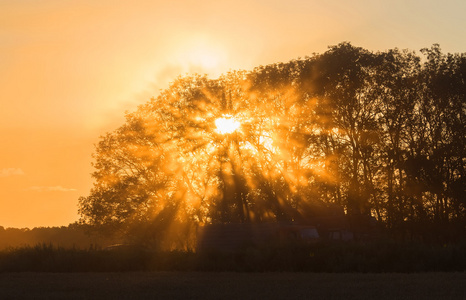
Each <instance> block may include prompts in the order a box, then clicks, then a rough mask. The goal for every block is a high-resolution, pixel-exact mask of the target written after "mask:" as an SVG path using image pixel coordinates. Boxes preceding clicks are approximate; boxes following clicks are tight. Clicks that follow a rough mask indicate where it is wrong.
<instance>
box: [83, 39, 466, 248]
mask: <svg viewBox="0 0 466 300" xmlns="http://www.w3.org/2000/svg"><path fill="white" fill-rule="evenodd" d="M421 52H422V54H423V55H424V57H420V56H418V55H417V54H416V53H414V52H409V51H401V50H398V49H393V50H388V51H386V52H377V53H373V52H369V51H367V50H365V49H362V48H359V47H355V46H353V45H351V44H349V43H342V44H339V45H337V46H333V47H330V48H329V50H328V51H327V52H325V53H323V54H320V55H314V56H312V57H307V58H305V59H298V60H293V61H290V62H288V63H277V64H272V65H268V66H261V67H258V68H256V69H254V70H252V71H249V72H246V71H237V72H230V73H227V74H225V75H223V76H221V77H220V78H218V79H215V80H213V79H209V78H207V77H206V76H200V75H193V76H187V77H182V78H181V77H180V78H178V79H177V80H176V81H175V82H173V83H172V84H171V85H170V87H169V88H167V89H166V90H165V91H163V92H161V94H160V95H159V96H158V97H156V98H153V99H151V101H149V102H148V103H146V104H144V105H142V106H140V107H139V108H138V110H136V111H135V112H133V113H129V114H127V116H126V123H125V124H123V125H122V126H121V127H120V128H118V129H117V130H115V131H114V132H111V133H108V134H106V135H105V136H103V137H102V139H101V141H100V142H99V144H98V145H97V147H96V152H95V155H94V158H95V163H94V167H95V172H94V173H93V177H94V179H95V183H94V187H93V188H92V190H91V192H90V194H89V196H87V197H81V198H80V201H79V211H80V214H81V216H82V218H81V222H82V223H85V224H90V225H93V226H96V227H99V228H103V229H107V230H110V231H111V232H114V231H121V232H125V233H126V234H128V236H131V237H133V238H134V239H139V240H140V241H143V242H146V243H152V244H153V246H154V247H156V248H157V247H159V248H165V249H170V248H178V249H189V248H192V247H193V243H194V239H195V232H196V226H197V225H198V224H201V223H203V224H208V223H225V222H265V221H271V220H278V221H289V220H300V219H302V218H304V217H305V216H306V215H309V213H310V212H311V213H312V211H313V208H314V207H315V206H316V205H322V204H337V205H341V206H342V207H344V209H345V211H347V213H348V214H349V215H351V216H363V217H364V216H370V215H372V216H374V217H375V218H377V220H378V221H379V222H380V223H382V224H384V225H385V226H386V227H387V228H391V229H392V230H393V232H395V233H397V234H404V233H405V232H406V231H407V230H408V231H410V233H411V234H420V235H422V234H423V233H422V232H415V230H414V229H413V228H415V227H422V226H423V224H432V223H434V224H436V225H438V227H440V226H446V225H445V224H447V225H448V224H455V226H456V227H455V228H456V230H457V231H458V232H459V233H460V234H461V232H464V229H465V228H466V227H465V225H466V223H465V220H466V219H465V217H466V216H465V214H466V207H465V204H466V202H465V197H464V195H465V193H464V192H465V187H466V179H465V178H466V177H465V175H466V174H465V171H466V169H465V162H466V161H465V157H466V155H465V149H466V145H465V139H466V135H465V132H466V128H465V113H466V101H465V99H466V95H465V92H466V55H465V54H443V53H442V52H441V50H440V47H439V46H438V45H433V46H432V47H431V48H430V49H423V50H422V51H421ZM221 117H231V118H234V119H235V120H236V121H238V122H239V123H240V124H241V126H240V128H239V129H238V130H236V131H234V132H232V133H228V134H222V133H219V132H218V130H216V127H215V120H217V119H218V118H221Z"/></svg>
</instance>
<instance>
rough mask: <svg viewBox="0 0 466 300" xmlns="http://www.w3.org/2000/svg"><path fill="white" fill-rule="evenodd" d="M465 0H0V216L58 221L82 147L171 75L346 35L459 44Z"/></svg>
mask: <svg viewBox="0 0 466 300" xmlns="http://www.w3.org/2000/svg"><path fill="white" fill-rule="evenodd" d="M465 14H466V1H464V0H438V1H433V0H422V1H421V0H400V1H398V0H390V1H388V0H385V1H378V0H351V1H344V0H340V1H336V0H325V1H323V0H322V1H313V0H308V1H305V0H234V1H222V0H215V1H210V0H209V1H202V0H196V1H190V0H187V1H176V0H170V1H168V0H164V1H135V0H133V1H98V0H89V1H87V0H75V1H67V0H0V226H4V227H35V226H58V225H68V224H69V223H71V222H74V221H76V220H77V219H78V214H77V203H78V197H79V196H86V195H87V194H88V191H89V189H90V188H91V186H92V178H91V176H90V173H91V172H92V167H91V161H92V158H91V154H92V152H93V149H94V144H95V143H96V142H97V141H98V139H99V136H100V135H103V134H104V133H106V132H108V131H110V130H113V129H115V128H116V127H117V126H118V125H120V124H122V122H123V120H124V118H123V117H124V112H125V111H126V110H128V111H132V110H135V109H136V107H137V106H138V105H139V104H141V103H144V102H146V101H148V100H149V99H150V98H151V97H152V96H156V95H157V94H158V93H159V90H160V89H164V88H166V87H167V86H168V83H169V82H170V81H172V80H173V79H175V78H176V77H177V76H178V75H183V74H186V73H193V72H198V73H207V74H209V75H210V76H212V77H217V76H218V75H219V74H221V73H223V72H226V71H228V70H230V69H232V70H234V69H252V68H253V67H255V66H259V65H264V64H269V63H274V62H280V61H283V62H285V61H289V60H291V59H295V58H298V57H304V56H306V55H312V53H322V52H324V51H326V49H327V47H328V46H329V45H336V44H338V43H340V42H343V41H349V42H351V43H352V44H353V45H355V46H360V47H364V48H366V49H369V50H372V51H377V50H381V51H383V50H387V49H391V48H395V47H398V48H401V49H405V48H408V49H410V50H416V51H418V50H419V49H421V48H423V47H430V46H431V45H432V44H433V43H439V44H440V46H441V47H442V49H443V51H444V52H466V38H465V37H466V35H465V29H464V28H466V17H465Z"/></svg>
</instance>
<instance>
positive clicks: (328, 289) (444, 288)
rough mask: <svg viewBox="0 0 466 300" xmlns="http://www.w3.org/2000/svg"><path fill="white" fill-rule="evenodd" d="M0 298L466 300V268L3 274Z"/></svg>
mask: <svg viewBox="0 0 466 300" xmlns="http://www.w3.org/2000/svg"><path fill="white" fill-rule="evenodd" d="M0 299H377V300H381V299H466V273H413V274H396V273H386V274H383V273H382V274H367V273H366V274H362V273H351V274H330V273H320V274H318V273H228V272H225V273H222V272H220V273H209V272H121V273H27V272H24V273H0Z"/></svg>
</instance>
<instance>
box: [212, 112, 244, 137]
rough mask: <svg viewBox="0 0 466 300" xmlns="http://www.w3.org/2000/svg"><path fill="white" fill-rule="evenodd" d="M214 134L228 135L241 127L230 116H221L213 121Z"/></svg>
mask: <svg viewBox="0 0 466 300" xmlns="http://www.w3.org/2000/svg"><path fill="white" fill-rule="evenodd" d="M215 126H216V127H217V128H216V129H215V131H216V132H218V133H220V134H230V133H233V132H235V131H236V129H238V128H239V127H240V126H241V123H240V122H239V121H238V120H236V119H235V118H234V117H233V116H231V115H223V116H222V117H221V118H218V119H217V120H215Z"/></svg>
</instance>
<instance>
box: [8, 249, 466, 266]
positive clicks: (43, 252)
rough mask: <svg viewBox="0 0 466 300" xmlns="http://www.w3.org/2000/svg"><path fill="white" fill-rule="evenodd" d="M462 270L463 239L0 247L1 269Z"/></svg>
mask: <svg viewBox="0 0 466 300" xmlns="http://www.w3.org/2000/svg"><path fill="white" fill-rule="evenodd" d="M465 270H466V244H457V245H425V244H416V243H394V242H383V241H378V242H371V243H329V242H321V243H315V244H307V245H305V244H294V245H286V246H283V245H282V246H280V245H276V246H273V247H272V246H267V247H265V246H264V247H250V248H245V249H243V250H241V251H237V252H231V253H226V252H218V251H212V252H203V253H194V252H189V251H149V250H147V249H145V248H143V247H137V246H128V245H127V246H119V247H113V248H104V249H102V248H100V249H96V248H89V249H77V248H74V249H73V248H69V249H65V248H61V247H56V246H53V245H51V244H38V245H36V246H28V247H22V248H11V249H7V250H3V251H1V252H0V271H2V272H23V271H34V272H114V271H216V272H217V271H222V272H223V271H235V272H273V271H290V272H296V271H298V272H341V273H346V272H374V273H377V272H409V273H411V272H433V271H459V272H464V271H465Z"/></svg>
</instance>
